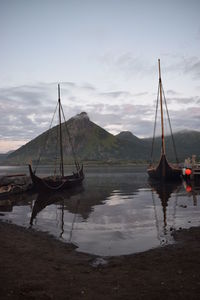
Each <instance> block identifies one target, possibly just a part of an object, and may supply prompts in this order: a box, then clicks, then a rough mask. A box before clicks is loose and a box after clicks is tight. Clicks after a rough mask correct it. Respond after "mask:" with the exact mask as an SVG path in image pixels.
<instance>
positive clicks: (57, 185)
mask: <svg viewBox="0 0 200 300" xmlns="http://www.w3.org/2000/svg"><path fill="white" fill-rule="evenodd" d="M57 107H58V118H59V130H58V131H59V148H60V174H59V175H56V176H55V175H54V176H48V177H39V176H37V175H36V174H35V173H36V169H35V171H33V170H32V166H31V164H29V172H30V177H31V179H32V182H33V184H34V187H35V189H36V190H37V191H39V192H40V191H52V192H56V191H62V190H65V189H71V188H73V187H76V186H78V185H80V184H81V183H82V181H83V179H84V173H83V165H82V166H80V165H79V163H78V160H77V158H76V155H75V151H74V147H73V144H72V139H71V136H70V133H69V130H68V128H67V124H66V121H65V116H64V111H63V107H62V104H61V99H60V85H59V84H58V102H57V106H56V110H57ZM54 115H55V113H54ZM61 116H62V117H63V119H64V121H65V123H64V124H63V125H65V127H66V131H67V133H68V137H69V141H70V145H71V147H72V154H73V158H74V165H75V168H76V172H74V173H73V174H71V175H68V176H65V175H64V159H63V134H62V130H63V127H64V126H62V123H61ZM51 123H52V122H51Z"/></svg>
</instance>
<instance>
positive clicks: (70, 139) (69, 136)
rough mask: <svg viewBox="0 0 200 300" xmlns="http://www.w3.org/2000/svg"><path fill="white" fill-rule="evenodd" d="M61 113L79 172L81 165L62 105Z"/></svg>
mask: <svg viewBox="0 0 200 300" xmlns="http://www.w3.org/2000/svg"><path fill="white" fill-rule="evenodd" d="M61 111H62V115H63V119H64V121H65V122H64V124H65V128H66V131H67V135H68V138H69V143H70V146H71V149H72V155H73V158H74V163H75V166H76V169H77V171H78V172H79V171H80V165H79V163H78V160H77V158H76V153H75V150H74V145H73V142H72V138H71V135H70V132H69V129H68V127H67V122H66V120H65V115H64V111H63V107H62V105H61Z"/></svg>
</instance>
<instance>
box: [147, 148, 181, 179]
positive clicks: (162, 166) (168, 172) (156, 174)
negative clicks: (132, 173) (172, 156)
mask: <svg viewBox="0 0 200 300" xmlns="http://www.w3.org/2000/svg"><path fill="white" fill-rule="evenodd" d="M147 172H148V174H149V177H150V178H152V179H156V180H161V181H174V180H180V179H181V174H182V170H181V168H175V167H173V166H171V165H170V164H169V163H168V161H167V159H166V156H165V155H164V154H163V155H162V156H161V159H160V162H159V164H158V166H157V167H149V168H148V169H147Z"/></svg>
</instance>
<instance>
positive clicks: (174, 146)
mask: <svg viewBox="0 0 200 300" xmlns="http://www.w3.org/2000/svg"><path fill="white" fill-rule="evenodd" d="M162 91H163V97H164V101H165V108H166V111H167V117H168V122H169V128H170V133H171V137H172V143H173V148H174V154H175V158H176V163H177V164H178V163H179V161H178V156H177V152H176V145H175V140H174V136H173V132H172V126H171V121H170V117H169V111H168V108H167V101H166V98H165V93H164V89H163V87H162Z"/></svg>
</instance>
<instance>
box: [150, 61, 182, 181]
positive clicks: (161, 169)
mask: <svg viewBox="0 0 200 300" xmlns="http://www.w3.org/2000/svg"><path fill="white" fill-rule="evenodd" d="M158 68H159V88H158V97H157V105H156V117H155V124H154V136H153V142H152V151H151V159H152V158H153V145H154V139H155V129H156V118H157V110H158V101H159V99H160V111H161V129H162V136H161V138H162V139H161V140H162V146H161V157H160V161H159V163H158V164H157V165H154V164H153V162H152V161H151V164H150V166H149V168H148V169H147V172H148V174H149V177H150V178H153V179H156V180H161V181H171V180H172V181H174V180H180V177H181V174H182V170H181V168H180V167H179V166H178V165H176V166H175V165H172V164H170V163H169V162H168V160H167V157H166V151H165V137H164V119H163V97H164V100H165V107H166V111H167V116H168V121H169V126H170V130H171V137H172V142H173V146H174V152H175V156H176V161H177V163H178V158H177V154H176V147H175V142H174V138H173V134H172V128H171V122H170V119H169V113H168V109H167V103H166V99H165V95H164V90H163V86H162V80H161V70H160V59H159V60H158Z"/></svg>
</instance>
